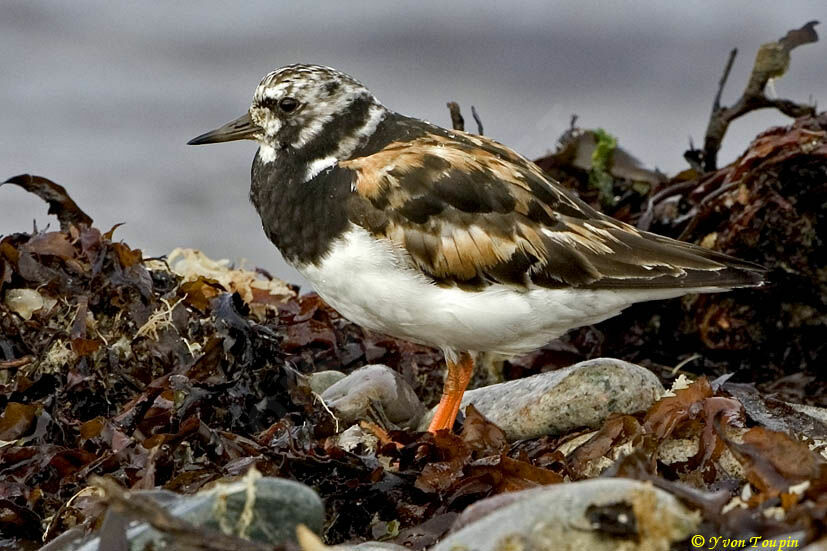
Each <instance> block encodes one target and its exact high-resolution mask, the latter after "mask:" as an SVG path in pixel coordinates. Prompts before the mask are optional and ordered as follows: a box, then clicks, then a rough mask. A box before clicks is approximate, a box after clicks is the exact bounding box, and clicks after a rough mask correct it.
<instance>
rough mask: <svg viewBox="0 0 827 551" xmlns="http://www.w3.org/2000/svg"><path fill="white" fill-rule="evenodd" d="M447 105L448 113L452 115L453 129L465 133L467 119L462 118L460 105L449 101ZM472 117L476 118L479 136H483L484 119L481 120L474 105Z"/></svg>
mask: <svg viewBox="0 0 827 551" xmlns="http://www.w3.org/2000/svg"><path fill="white" fill-rule="evenodd" d="M446 105H447V106H448V112H449V113H450V114H451V128H453V129H454V130H459V131H461V132H464V131H465V119H464V118H463V117H462V112H461V111H460V109H459V104H458V103H457V102H455V101H449V102H448V103H447V104H446ZM471 116H472V117H474V122H476V123H477V134H479V135H480V136H482V135H483V133H482V119H480V115H479V113H477V108H476V107H474V106H473V105H472V106H471Z"/></svg>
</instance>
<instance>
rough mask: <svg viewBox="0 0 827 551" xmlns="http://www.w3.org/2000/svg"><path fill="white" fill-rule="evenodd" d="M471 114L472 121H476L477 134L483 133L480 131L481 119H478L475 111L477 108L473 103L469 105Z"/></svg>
mask: <svg viewBox="0 0 827 551" xmlns="http://www.w3.org/2000/svg"><path fill="white" fill-rule="evenodd" d="M471 116H472V117H474V122H476V123H477V134H479V135H480V136H482V135H483V134H484V132H483V131H482V119H480V115H479V113H477V108H476V107H474V106H473V105H472V106H471Z"/></svg>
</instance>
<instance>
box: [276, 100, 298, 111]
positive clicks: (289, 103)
mask: <svg viewBox="0 0 827 551" xmlns="http://www.w3.org/2000/svg"><path fill="white" fill-rule="evenodd" d="M298 106H299V102H298V101H297V100H295V99H294V98H282V99H281V101H279V109H281V110H282V111H284V112H285V113H292V112H293V111H295V110H296V107H298Z"/></svg>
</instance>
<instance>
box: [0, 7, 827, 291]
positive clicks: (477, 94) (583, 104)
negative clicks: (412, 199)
mask: <svg viewBox="0 0 827 551" xmlns="http://www.w3.org/2000/svg"><path fill="white" fill-rule="evenodd" d="M819 12H820V13H819ZM825 12H827V9H825V7H824V5H822V4H819V3H816V2H795V3H792V2H775V1H768V0H737V1H735V0H730V1H728V2H700V1H697V2H695V1H684V2H654V1H652V2H612V3H610V2H592V3H586V2H581V1H576V0H572V1H566V2H563V1H559V2H542V1H539V0H534V1H528V2H522V3H517V2H483V1H479V0H475V1H471V0H469V1H455V2H444V1H439V2H438V1H430V0H428V1H420V2H415V3H414V2H408V3H396V2H385V1H382V0H372V1H361V2H355V1H354V2H287V1H285V2H273V1H258V2H244V3H240V2H219V1H217V0H199V1H197V2H195V1H191V2H184V1H179V2H175V3H172V2H130V3H127V2H111V1H108V2H103V1H100V2H90V1H81V0H74V1H72V2H62V3H57V2H48V1H45V0H44V1H41V0H23V1H10V0H5V1H4V2H2V4H0V82H1V83H2V84H0V177H3V178H4V177H7V176H12V175H15V174H18V173H22V172H33V173H36V174H40V175H43V176H47V177H49V178H52V179H54V180H56V181H58V182H59V183H61V184H63V185H65V186H66V187H67V188H68V189H69V190H70V192H71V194H72V195H73V197H74V198H75V199H76V201H77V202H78V203H79V204H80V205H81V206H82V207H83V208H84V209H86V210H87V211H88V212H89V214H91V215H92V216H93V217H94V218H95V220H96V223H97V224H98V225H99V226H100V227H102V228H106V227H108V226H110V225H112V224H115V223H118V222H125V223H126V225H125V226H124V227H122V228H120V229H119V230H118V234H116V235H120V236H121V237H122V238H123V239H125V240H126V241H127V242H129V243H130V244H131V245H133V246H136V247H140V248H143V249H144V250H145V251H146V252H147V253H148V254H163V253H165V252H168V251H169V250H171V249H172V248H174V247H176V246H189V247H196V248H200V249H202V250H204V251H205V252H206V253H207V254H209V255H210V256H212V257H215V258H231V259H236V260H238V259H241V258H246V259H248V260H249V261H250V262H251V263H253V264H256V265H259V266H261V267H264V268H267V269H269V270H271V271H272V272H274V273H275V274H277V275H280V276H282V277H285V278H287V279H289V280H292V281H298V277H297V276H296V274H295V273H294V272H292V271H291V270H289V269H288V268H287V267H286V266H285V265H284V263H283V262H282V261H281V259H280V258H279V257H278V255H277V254H276V252H275V250H274V248H273V247H272V246H271V245H270V243H269V242H268V241H267V239H266V238H265V237H264V235H263V233H262V232H261V229H260V225H259V221H258V218H257V216H256V214H255V212H254V211H253V209H252V207H251V206H250V205H249V203H248V201H247V189H248V186H249V168H250V162H251V159H252V157H253V154H254V151H255V146H254V144H253V143H252V142H245V143H234V144H224V145H219V146H201V147H197V148H196V147H188V146H186V145H185V143H186V141H187V140H188V139H189V138H191V137H193V136H195V135H196V134H200V133H201V132H203V131H206V130H209V129H212V128H214V127H215V126H217V125H218V124H222V123H224V122H226V121H228V120H230V119H232V118H235V117H236V116H238V115H240V114H241V113H243V112H244V111H245V110H246V109H247V107H248V104H249V100H250V97H251V94H252V91H253V89H254V87H255V86H256V84H257V83H258V81H259V79H260V78H261V77H262V76H263V75H264V74H265V73H267V72H269V71H270V70H271V69H273V68H275V67H278V66H281V65H285V64H288V63H294V62H312V63H320V64H325V65H332V66H334V67H336V68H339V69H341V70H344V71H346V72H349V73H351V74H353V75H354V76H356V77H357V78H359V79H360V80H361V81H362V82H364V83H365V84H366V85H368V86H369V87H370V88H371V89H372V90H373V91H374V92H375V94H376V95H377V97H379V98H380V100H382V101H383V103H385V104H386V105H387V106H389V107H391V108H393V109H395V110H397V111H400V112H403V113H405V114H409V115H414V116H418V117H421V118H426V119H428V120H431V121H433V122H436V123H440V124H443V125H448V124H449V122H448V121H449V118H448V113H447V110H446V109H445V102H446V101H448V100H457V101H459V102H460V103H461V104H462V106H463V107H464V108H465V112H466V115H470V111H469V106H470V105H471V104H474V105H475V106H476V107H477V109H478V110H479V112H480V114H481V116H482V119H483V122H484V123H485V129H486V133H487V134H488V135H490V136H492V137H494V138H496V139H498V140H500V141H502V142H504V143H506V144H508V145H510V146H512V147H514V148H515V149H517V150H519V151H520V152H521V153H523V154H526V155H528V156H530V157H535V156H539V155H541V154H543V153H545V152H546V151H548V150H549V149H551V148H553V145H554V142H555V140H556V138H557V137H558V136H559V135H560V133H561V132H562V131H563V130H565V128H566V127H567V126H568V124H569V118H570V116H571V114H572V113H576V114H578V115H579V117H580V118H579V122H580V124H582V125H584V126H601V127H603V128H605V129H606V130H608V131H609V132H611V133H613V134H615V135H616V136H618V137H619V140H620V143H621V144H622V145H623V146H624V147H626V148H627V149H629V150H630V151H632V152H633V153H635V154H636V155H637V156H638V157H640V158H641V159H643V160H644V161H645V162H646V163H648V164H650V165H653V166H658V167H660V168H661V169H662V170H664V171H666V172H675V171H677V170H680V169H682V168H684V166H685V165H684V162H683V160H682V157H681V155H682V152H683V151H684V149H685V148H686V145H687V143H688V138H689V136H693V137H694V138H695V141H696V143H698V142H700V141H701V140H702V137H703V132H704V129H705V126H706V122H707V118H708V113H709V109H710V106H711V102H712V97H713V95H714V93H715V89H716V86H717V81H718V78H719V76H720V73H721V71H722V69H723V65H724V63H725V61H726V57H727V54H728V52H729V50H730V49H731V48H733V47H738V48H739V49H740V51H741V54H740V55H739V57H738V59H737V61H736V65H735V68H734V70H733V72H732V75H731V77H730V85H729V86H728V88H727V92H726V93H725V95H724V101H725V103H726V102H728V101H732V100H733V98H735V97H736V96H737V94H739V93H740V91H741V89H742V88H743V86H744V84H745V82H746V76H747V74H748V72H749V69H750V68H751V65H752V61H753V57H754V55H755V51H756V49H757V47H758V46H759V45H760V44H761V43H762V42H767V41H769V40H774V39H777V38H779V37H781V36H782V35H783V34H784V33H785V32H786V31H787V30H789V29H791V28H797V27H799V26H800V25H802V24H803V23H805V22H807V21H809V20H811V19H821V20H825V19H827V17H825V15H827V13H825ZM817 29H819V30H821V31H824V29H823V28H817ZM825 48H827V44H825V43H818V44H814V45H807V46H804V47H802V48H801V49H799V50H796V51H795V52H793V56H792V57H793V59H792V66H791V69H790V71H789V73H788V74H787V75H786V76H785V77H784V78H783V79H782V80H780V81H779V82H778V83H777V85H776V89H777V91H778V94H779V95H780V96H781V97H788V98H792V99H796V100H799V101H806V100H807V99H808V98H809V97H813V98H814V99H816V100H819V102H820V103H821V104H824V103H825V99H827V86H825V84H827V76H826V75H827V55H825V51H826V50H825ZM466 118H467V119H470V116H467V117H466ZM786 122H787V120H786V119H785V118H784V117H783V116H781V115H778V114H776V113H772V112H763V113H756V114H753V115H751V116H749V117H748V118H746V119H745V120H742V121H738V122H737V123H736V124H735V125H734V126H733V127H732V128H731V130H730V134H729V135H728V137H727V140H726V142H725V144H724V148H723V151H722V155H721V161H722V162H727V161H728V160H730V159H732V158H733V157H734V156H735V155H737V154H738V153H739V152H740V151H742V150H743V148H744V147H745V146H746V144H747V142H748V140H749V139H750V138H751V137H752V136H754V135H755V133H756V132H758V131H759V130H761V129H763V128H765V127H767V126H769V125H773V124H784V123H786ZM45 213H46V207H45V205H44V204H42V203H41V202H40V201H39V200H38V199H36V198H34V197H30V196H28V195H26V194H25V193H24V192H22V191H20V190H18V189H17V188H11V187H10V186H6V187H3V188H0V234H5V233H11V232H14V231H23V230H29V229H30V228H31V224H32V220H33V219H36V220H37V223H38V225H39V226H41V227H42V226H43V225H45V224H46V223H48V221H49V218H48V217H47V216H46V214H45Z"/></svg>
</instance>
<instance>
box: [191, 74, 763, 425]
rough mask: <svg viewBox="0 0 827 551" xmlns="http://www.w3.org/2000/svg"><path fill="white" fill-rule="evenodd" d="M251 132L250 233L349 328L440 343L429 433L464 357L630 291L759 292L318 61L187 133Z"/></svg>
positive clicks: (542, 333)
mask: <svg viewBox="0 0 827 551" xmlns="http://www.w3.org/2000/svg"><path fill="white" fill-rule="evenodd" d="M242 139H250V140H255V141H256V142H258V144H259V148H258V152H257V153H256V156H255V159H254V160H253V168H252V185H251V187H250V199H251V200H252V202H253V205H255V208H256V210H257V211H258V213H259V216H260V217H261V223H262V225H263V226H264V231H265V232H266V234H267V236H268V237H269V238H270V240H271V241H272V242H273V243H274V244H275V245H276V247H278V249H279V250H280V251H281V253H282V255H283V256H284V258H285V259H286V260H287V262H289V263H290V264H292V265H293V266H295V267H296V268H297V269H298V270H299V272H301V273H302V274H303V275H304V276H305V277H306V278H307V279H308V280H309V281H310V282H311V283H312V284H313V286H314V287H315V289H316V291H317V292H318V293H319V295H321V296H322V298H324V300H326V301H327V302H328V303H329V304H330V305H331V306H333V307H334V308H335V309H336V310H338V311H339V312H340V313H341V314H342V315H344V316H345V317H347V318H348V319H350V320H351V321H353V322H355V323H357V324H359V325H362V326H364V327H367V328H369V329H372V330H374V331H378V332H381V333H385V334H388V335H392V336H394V337H398V338H402V339H408V340H410V341H414V342H418V343H423V344H427V345H431V346H434V347H439V348H441V349H442V350H443V352H444V354H445V361H446V363H447V366H448V372H447V375H446V379H445V386H444V390H443V394H442V399H441V401H440V403H439V407H438V408H437V412H436V415H435V416H434V418H433V421H432V422H431V424H430V427H429V430H430V431H432V432H435V431H437V430H441V429H450V428H451V427H452V426H453V423H454V420H455V418H456V415H457V411H458V409H459V405H460V401H461V398H462V394H463V392H464V391H465V387H466V386H467V385H468V380H469V379H470V377H471V371H472V369H473V360H472V356H471V352H474V351H491V352H497V353H501V354H506V355H515V354H521V353H525V352H528V351H531V350H534V349H536V348H539V347H541V346H543V345H544V344H546V343H548V342H549V341H550V340H552V339H554V338H556V337H558V336H560V335H562V334H563V333H565V332H566V331H568V330H569V329H572V328H574V327H579V326H581V325H587V324H592V323H597V322H599V321H602V320H605V319H606V318H609V317H611V316H614V315H616V314H618V313H619V312H620V311H621V310H623V309H624V308H626V307H627V306H629V305H631V304H633V303H636V302H641V301H646V300H655V299H667V298H673V297H678V296H681V295H684V294H687V293H704V292H715V291H724V290H728V289H731V288H733V287H749V286H756V285H760V284H761V283H762V281H763V277H762V274H763V270H762V268H761V267H760V266H757V265H754V264H751V263H748V262H744V261H740V260H737V259H735V258H732V257H729V256H727V255H724V254H721V253H719V252H715V251H711V250H708V249H704V248H701V247H698V246H695V245H692V244H689V243H682V242H679V241H675V240H672V239H668V238H666V237H661V236H659V235H655V234H652V233H647V232H643V231H639V230H637V229H636V228H634V227H632V226H629V225H627V224H624V223H622V222H619V221H617V220H614V219H613V218H610V217H608V216H606V215H604V214H601V213H600V212H597V211H596V210H594V209H592V208H591V207H590V206H588V205H587V204H586V203H584V202H583V201H581V200H579V199H578V198H577V197H575V196H574V195H573V194H572V193H571V192H569V191H568V190H566V189H565V188H563V187H562V186H561V185H560V184H559V183H557V182H555V181H554V180H552V179H551V178H549V177H548V176H547V175H546V174H544V173H543V172H542V171H541V170H540V169H539V168H538V167H537V166H536V165H534V164H533V163H532V162H531V161H529V160H527V159H525V158H524V157H522V156H520V155H519V154H517V153H515V152H514V151H512V150H511V149H509V148H507V147H505V146H504V145H501V144H499V143H497V142H495V141H493V140H491V139H488V138H484V137H482V136H475V135H472V134H467V133H465V132H458V131H455V130H446V129H444V128H440V127H439V126H436V125H434V124H431V123H429V122H425V121H423V120H419V119H416V118H411V117H406V116H404V115H400V114H399V113H396V112H394V111H391V110H390V109H388V108H386V107H385V106H384V105H382V104H381V103H380V102H379V101H378V100H377V99H376V98H375V97H374V95H373V94H372V93H371V92H370V90H368V89H367V88H366V87H365V86H363V85H362V84H361V83H360V82H358V81H357V80H355V79H354V78H353V77H350V76H348V75H346V74H344V73H341V72H339V71H336V70H334V69H332V68H330V67H321V66H317V65H289V66H286V67H282V68H280V69H277V70H275V71H273V72H272V73H270V74H268V75H267V76H265V77H264V79H263V80H262V81H261V83H260V84H259V85H258V87H257V88H256V91H255V93H254V94H253V102H252V105H251V106H250V109H249V110H248V112H247V113H245V114H244V115H242V116H241V117H239V118H238V119H236V120H234V121H232V122H230V123H228V124H226V125H224V126H222V127H220V128H218V129H216V130H213V131H211V132H207V133H206V134H202V135H201V136H198V137H197V138H194V139H192V140H191V141H190V142H189V143H190V144H208V143H217V142H226V141H231V140H242Z"/></svg>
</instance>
